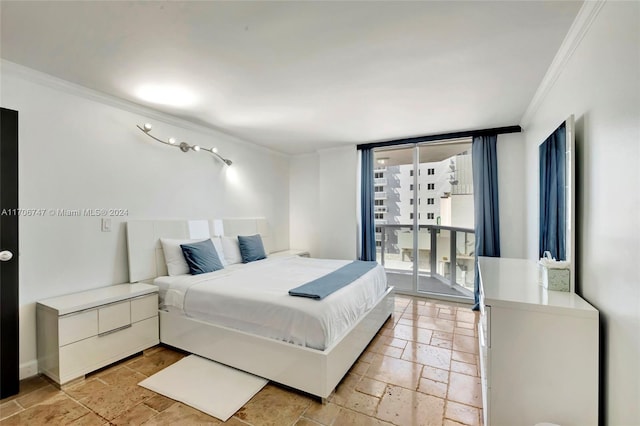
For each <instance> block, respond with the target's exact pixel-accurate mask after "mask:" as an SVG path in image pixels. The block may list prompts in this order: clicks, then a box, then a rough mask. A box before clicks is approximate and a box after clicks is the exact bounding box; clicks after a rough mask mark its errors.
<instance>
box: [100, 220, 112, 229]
mask: <svg viewBox="0 0 640 426" xmlns="http://www.w3.org/2000/svg"><path fill="white" fill-rule="evenodd" d="M101 229H102V232H111V219H105V218H103V219H102V224H101Z"/></svg>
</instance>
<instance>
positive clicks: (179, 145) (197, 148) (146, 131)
mask: <svg viewBox="0 0 640 426" xmlns="http://www.w3.org/2000/svg"><path fill="white" fill-rule="evenodd" d="M136 127H137V128H138V129H140V130H141V131H142V132H143V133H144V134H146V135H147V136H149V137H150V138H151V139H153V140H155V141H157V142H160V143H163V144H165V145H169V146H174V147H176V148H180V151H182V152H189V151H195V152H199V151H207V152H209V153H211V154H212V155H213V156H214V157H216V158H217V159H218V160H220V161H222V162H223V163H225V164H226V165H227V166H230V165H231V164H233V162H232V161H231V160H229V159H227V158H224V157H223V156H221V155H220V154H218V148H215V147H214V148H202V147H201V146H200V145H189V144H188V143H186V142H180V143H178V142H177V141H176V138H174V137H171V138H169V139H167V140H166V141H163V140H162V139H159V138H157V137H155V136H153V135H152V134H151V129H152V128H153V126H151V124H149V123H145V124H144V125H143V126H139V125H136Z"/></svg>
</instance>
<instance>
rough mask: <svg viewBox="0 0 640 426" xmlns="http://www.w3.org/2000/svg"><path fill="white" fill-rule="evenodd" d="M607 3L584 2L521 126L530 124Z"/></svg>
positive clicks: (590, 0) (591, 0)
mask: <svg viewBox="0 0 640 426" xmlns="http://www.w3.org/2000/svg"><path fill="white" fill-rule="evenodd" d="M605 3H606V0H587V1H585V2H584V3H583V5H582V7H581V8H580V10H579V11H578V14H577V15H576V19H574V21H573V24H571V27H570V28H569V31H568V32H567V35H566V36H565V38H564V40H563V41H562V44H561V45H560V48H559V49H558V52H557V53H556V56H555V57H554V58H553V61H551V65H550V66H549V68H548V69H547V72H546V74H545V75H544V77H543V78H542V81H541V82H540V85H539V86H538V89H537V90H536V93H535V94H534V95H533V98H532V99H531V102H530V103H529V106H528V107H527V109H526V110H525V112H524V114H523V115H522V118H521V119H520V126H521V127H523V128H525V127H527V126H528V125H529V123H530V122H531V119H532V118H533V115H534V114H535V113H536V112H537V111H538V108H540V105H541V104H542V102H543V101H544V99H545V98H546V97H547V95H548V94H549V91H551V89H552V88H553V86H554V85H555V83H556V81H557V80H558V77H560V74H562V72H563V71H564V69H565V67H566V66H567V63H568V62H569V60H570V59H571V57H572V56H573V53H574V52H575V51H576V49H577V48H578V46H579V45H580V43H581V42H582V39H583V38H584V36H585V35H586V34H587V32H589V28H591V24H593V21H594V20H595V19H596V16H598V13H599V12H600V10H601V9H602V6H604V4H605Z"/></svg>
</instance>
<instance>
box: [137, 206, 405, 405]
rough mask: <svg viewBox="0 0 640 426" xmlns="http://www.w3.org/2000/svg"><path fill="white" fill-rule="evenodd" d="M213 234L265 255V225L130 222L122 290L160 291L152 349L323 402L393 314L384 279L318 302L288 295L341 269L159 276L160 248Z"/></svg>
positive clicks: (293, 261)
mask: <svg viewBox="0 0 640 426" xmlns="http://www.w3.org/2000/svg"><path fill="white" fill-rule="evenodd" d="M220 222H222V223H223V224H224V226H219V223H220ZM220 228H223V229H224V230H225V234H227V235H251V234H255V233H258V234H260V235H261V236H262V238H263V241H264V245H265V248H267V249H268V248H269V247H270V246H271V245H273V241H272V237H271V235H270V234H271V233H270V230H269V227H268V224H267V222H266V220H265V219H263V218H241V219H224V220H222V221H130V222H128V224H127V240H128V245H129V269H130V280H131V282H136V281H144V282H151V283H154V284H155V285H157V286H158V287H159V289H160V295H161V306H160V310H159V314H160V341H161V342H163V343H165V344H168V345H171V346H174V347H177V348H180V349H183V350H186V351H188V352H191V353H194V354H197V355H200V356H203V357H206V358H209V359H212V360H215V361H218V362H221V363H223V364H227V365H230V366H232V367H235V368H238V369H241V370H244V371H248V372H250V373H253V374H256V375H258V376H261V377H265V378H267V379H270V380H273V381H275V382H278V383H281V384H284V385H287V386H290V387H293V388H296V389H299V390H302V391H304V392H307V393H310V394H312V395H316V396H318V397H320V398H322V399H326V398H327V397H328V396H329V395H330V394H331V392H332V391H333V389H334V388H335V387H336V385H337V384H338V383H339V381H340V380H341V379H342V377H343V376H344V375H345V374H346V372H347V371H348V370H349V368H350V367H351V365H353V363H354V362H355V360H356V359H357V358H358V356H359V355H360V353H361V352H362V351H363V350H364V348H366V346H367V344H368V343H369V342H370V341H371V339H372V338H373V337H374V336H375V334H376V333H377V331H378V330H379V329H380V327H381V326H382V325H383V324H384V322H385V321H386V320H387V318H388V317H389V316H390V315H391V313H392V312H393V305H394V301H393V289H392V288H387V285H386V276H385V274H384V269H383V268H382V267H379V266H378V267H376V268H374V269H372V270H371V271H369V272H367V273H366V274H365V275H363V276H362V277H360V278H358V279H356V280H355V281H354V282H353V283H352V284H349V285H347V286H345V287H344V288H341V289H340V290H338V291H336V292H335V293H333V294H331V295H329V296H327V297H326V298H325V299H323V300H320V301H318V300H311V299H308V298H302V297H293V296H289V295H288V294H287V291H288V290H289V289H291V288H294V287H296V286H298V285H300V284H304V283H305V282H307V281H310V280H313V279H315V278H317V277H320V276H323V275H325V274H326V273H328V272H330V271H332V270H335V269H337V268H340V267H341V266H343V265H345V264H347V263H349V262H348V261H342V260H327V259H309V258H301V257H298V256H291V255H289V256H286V255H284V256H283V255H274V256H268V257H267V259H264V260H259V261H256V262H251V263H249V264H231V265H227V266H226V267H225V268H224V269H223V270H220V271H216V272H211V273H206V274H201V275H193V276H191V275H178V276H167V275H168V274H167V269H166V264H165V260H164V255H163V252H162V246H161V244H160V243H159V240H160V238H162V237H169V238H193V239H198V238H209V237H210V236H211V234H213V232H210V230H211V229H220Z"/></svg>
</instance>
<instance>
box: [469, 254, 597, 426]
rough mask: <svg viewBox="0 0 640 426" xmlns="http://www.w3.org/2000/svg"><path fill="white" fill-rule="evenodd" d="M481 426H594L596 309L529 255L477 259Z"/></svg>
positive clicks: (595, 421) (595, 406)
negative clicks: (546, 276) (546, 277)
mask: <svg viewBox="0 0 640 426" xmlns="http://www.w3.org/2000/svg"><path fill="white" fill-rule="evenodd" d="M478 265H479V271H480V312H481V315H480V321H479V323H478V336H479V347H480V370H481V380H482V399H483V408H484V417H485V418H484V424H485V425H535V424H538V423H545V422H551V423H557V424H560V425H580V426H589V425H594V426H595V425H597V424H598V365H599V364H598V362H599V361H598V333H599V331H598V327H599V325H598V311H597V310H596V309H595V308H594V307H592V306H591V305H590V304H589V303H587V302H586V301H585V300H583V299H582V298H581V297H580V296H578V295H577V294H575V293H572V292H562V291H551V290H548V289H546V288H544V287H543V286H542V285H540V284H539V282H538V265H537V264H536V262H535V261H533V260H525V259H506V258H489V257H480V258H479V262H478Z"/></svg>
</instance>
